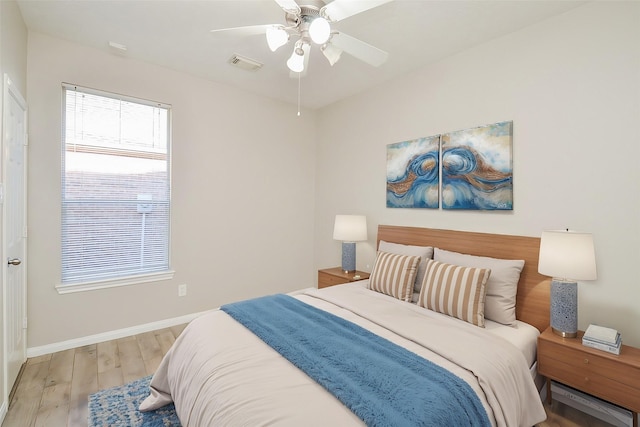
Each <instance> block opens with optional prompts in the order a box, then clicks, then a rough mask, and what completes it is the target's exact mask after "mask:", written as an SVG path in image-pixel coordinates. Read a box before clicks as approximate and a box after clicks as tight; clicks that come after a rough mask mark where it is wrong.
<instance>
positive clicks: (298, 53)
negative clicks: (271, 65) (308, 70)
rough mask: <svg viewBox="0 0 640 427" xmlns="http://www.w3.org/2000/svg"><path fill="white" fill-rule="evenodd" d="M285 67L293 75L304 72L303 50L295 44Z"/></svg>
mask: <svg viewBox="0 0 640 427" xmlns="http://www.w3.org/2000/svg"><path fill="white" fill-rule="evenodd" d="M287 67H289V69H290V70H291V71H293V72H294V73H301V72H302V71H303V70H304V50H302V47H301V46H299V45H298V44H297V43H296V47H295V48H294V49H293V53H292V54H291V57H290V58H289V59H288V60H287Z"/></svg>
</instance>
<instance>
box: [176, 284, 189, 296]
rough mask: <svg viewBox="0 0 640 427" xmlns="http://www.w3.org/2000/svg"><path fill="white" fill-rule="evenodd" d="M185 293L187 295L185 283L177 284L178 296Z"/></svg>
mask: <svg viewBox="0 0 640 427" xmlns="http://www.w3.org/2000/svg"><path fill="white" fill-rule="evenodd" d="M186 295H187V285H186V284H182V285H178V296H179V297H183V296H186Z"/></svg>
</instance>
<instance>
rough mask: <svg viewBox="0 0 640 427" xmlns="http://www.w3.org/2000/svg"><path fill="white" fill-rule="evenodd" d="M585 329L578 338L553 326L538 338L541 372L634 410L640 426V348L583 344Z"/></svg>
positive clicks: (549, 397) (539, 371)
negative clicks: (604, 348) (616, 348)
mask: <svg viewBox="0 0 640 427" xmlns="http://www.w3.org/2000/svg"><path fill="white" fill-rule="evenodd" d="M583 334H584V331H578V336H577V337H576V338H562V337H560V336H559V335H556V334H554V333H553V332H552V331H551V328H548V329H547V330H545V331H544V332H543V333H542V334H540V336H539V337H538V373H540V374H541V375H544V376H545V377H546V378H547V401H548V402H549V403H551V380H554V381H557V382H559V383H562V384H566V385H568V386H570V387H573V388H575V389H577V390H580V391H583V392H585V393H588V394H591V395H593V396H596V397H599V398H600V399H603V400H606V401H608V402H611V403H614V404H616V405H618V406H621V407H623V408H625V409H628V410H630V411H631V412H632V413H633V426H634V427H638V412H640V349H638V348H634V347H630V346H627V345H623V346H622V349H621V350H620V355H615V354H610V353H607V352H606V351H601V350H596V349H594V348H590V347H586V346H583V345H582V335H583Z"/></svg>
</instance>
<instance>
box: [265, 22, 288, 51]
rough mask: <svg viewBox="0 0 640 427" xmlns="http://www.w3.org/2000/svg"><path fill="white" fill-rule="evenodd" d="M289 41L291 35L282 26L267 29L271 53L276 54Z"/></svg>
mask: <svg viewBox="0 0 640 427" xmlns="http://www.w3.org/2000/svg"><path fill="white" fill-rule="evenodd" d="M288 41H289V33H287V32H286V31H285V30H284V28H282V27H280V26H273V27H269V28H267V44H268V45H269V49H271V52H275V51H276V50H277V49H278V48H279V47H280V46H284V45H285V44H287V42H288Z"/></svg>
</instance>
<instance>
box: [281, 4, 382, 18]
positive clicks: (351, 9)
mask: <svg viewBox="0 0 640 427" xmlns="http://www.w3.org/2000/svg"><path fill="white" fill-rule="evenodd" d="M276 1H278V0H276ZM391 1H393V0H355V1H354V0H333V1H332V2H331V3H329V4H328V5H326V6H323V7H322V9H320V14H321V15H322V16H324V17H325V18H327V19H328V20H329V21H333V22H337V21H341V20H343V19H345V18H348V17H350V16H353V15H357V14H358V13H361V12H364V11H366V10H369V9H373V8H374V7H378V6H382V5H383V4H385V3H389V2H391Z"/></svg>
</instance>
